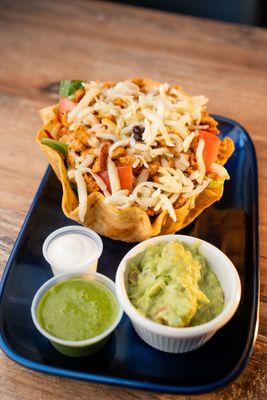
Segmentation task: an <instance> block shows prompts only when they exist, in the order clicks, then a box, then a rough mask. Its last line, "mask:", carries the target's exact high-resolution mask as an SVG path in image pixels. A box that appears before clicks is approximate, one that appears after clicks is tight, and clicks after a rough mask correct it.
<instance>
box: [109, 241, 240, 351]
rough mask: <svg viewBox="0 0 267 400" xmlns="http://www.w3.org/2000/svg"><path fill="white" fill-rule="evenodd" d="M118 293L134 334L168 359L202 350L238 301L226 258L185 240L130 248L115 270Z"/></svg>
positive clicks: (231, 268) (237, 287) (211, 248)
mask: <svg viewBox="0 0 267 400" xmlns="http://www.w3.org/2000/svg"><path fill="white" fill-rule="evenodd" d="M116 289H117V295H118V298H119V301H120V303H121V304H122V307H123V309H124V311H125V312H126V314H127V315H128V317H129V318H130V319H131V322H132V324H133V327H134V328H135V330H136V332H137V334H138V335H139V336H140V337H141V338H142V339H143V340H144V341H145V342H146V343H148V344H149V345H151V346H152V347H155V348H157V349H159V350H162V351H166V352H171V353H182V352H187V351H191V350H194V349H196V348H198V347H200V346H202V345H203V344H204V343H205V342H206V341H207V340H209V339H210V338H211V337H212V336H213V334H214V333H215V332H216V331H217V330H218V329H220V328H221V327H222V326H223V325H225V324H226V323H227V322H228V321H229V319H230V318H231V317H232V316H233V315H234V313H235V311H236V309H237V307H238V304H239V301H240V296H241V285H240V279H239V276H238V273H237V271H236V269H235V267H234V265H233V264H232V262H231V261H230V260H229V258H228V257H227V256H226V255H225V254H224V253H222V252H221V251H220V250H219V249H218V248H216V247H215V246H213V245H212V244H210V243H208V242H205V241H203V240H200V239H197V238H194V237H190V236H185V235H165V236H158V237H155V238H152V239H148V240H147V241H145V242H142V243H140V244H138V245H137V246H135V247H134V248H132V249H131V250H130V251H129V252H128V253H127V254H126V255H125V257H124V258H123V259H122V261H121V263H120V265H119V267H118V270H117V275H116Z"/></svg>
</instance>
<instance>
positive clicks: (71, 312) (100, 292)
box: [31, 272, 123, 357]
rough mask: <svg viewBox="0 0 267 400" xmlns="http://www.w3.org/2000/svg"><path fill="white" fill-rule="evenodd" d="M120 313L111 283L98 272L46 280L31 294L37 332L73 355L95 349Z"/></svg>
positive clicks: (71, 274)
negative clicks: (33, 294) (32, 295)
mask: <svg viewBox="0 0 267 400" xmlns="http://www.w3.org/2000/svg"><path fill="white" fill-rule="evenodd" d="M122 313H123V311H122V308H121V306H120V304H119V301H118V299H117V296H116V290H115V285H114V283H113V282H112V281H111V280H110V279H109V278H107V277H106V276H104V275H102V274H99V273H97V272H89V273H83V274H81V273H67V274H62V275H59V276H56V277H54V278H51V279H49V280H48V281H47V282H46V283H45V284H44V285H43V286H41V288H40V289H39V290H38V292H37V293H36V295H35V296H34V299H33V302H32V307H31V314H32V319H33V322H34V324H35V326H36V328H37V329H38V331H39V332H40V333H41V334H42V335H43V336H44V337H46V338H47V339H48V340H49V341H50V342H51V344H52V345H53V346H54V347H55V348H56V349H57V350H58V351H60V352H61V353H63V354H65V355H68V356H73V357H82V356H87V355H89V354H92V353H94V352H96V351H98V350H99V349H100V348H101V347H102V346H103V345H104V344H105V343H106V341H107V339H108V337H109V335H110V334H111V332H112V331H113V330H114V329H115V328H116V326H117V325H118V324H119V322H120V319H121V317H122Z"/></svg>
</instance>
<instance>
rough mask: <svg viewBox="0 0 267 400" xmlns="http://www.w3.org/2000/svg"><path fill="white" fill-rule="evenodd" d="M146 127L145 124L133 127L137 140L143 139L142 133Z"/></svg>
mask: <svg viewBox="0 0 267 400" xmlns="http://www.w3.org/2000/svg"><path fill="white" fill-rule="evenodd" d="M144 130H145V128H144V127H143V126H138V125H135V126H134V127H133V134H134V138H135V140H142V134H143V133H144Z"/></svg>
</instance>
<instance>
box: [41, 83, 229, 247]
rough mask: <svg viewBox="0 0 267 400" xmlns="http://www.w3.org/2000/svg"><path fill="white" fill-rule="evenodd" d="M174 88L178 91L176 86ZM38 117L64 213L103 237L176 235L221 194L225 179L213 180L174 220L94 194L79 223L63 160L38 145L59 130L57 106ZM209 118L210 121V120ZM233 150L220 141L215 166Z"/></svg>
mask: <svg viewBox="0 0 267 400" xmlns="http://www.w3.org/2000/svg"><path fill="white" fill-rule="evenodd" d="M138 81H140V80H138ZM135 82H137V80H135ZM152 84H153V85H154V86H155V85H159V84H158V83H156V82H153V81H150V80H144V79H142V85H148V86H149V85H152ZM175 87H176V88H177V86H175ZM40 115H41V118H42V120H43V124H44V125H43V127H42V128H41V129H40V130H39V132H38V134H37V137H36V140H37V142H38V144H39V145H40V148H41V150H42V151H43V153H44V154H45V156H46V157H47V159H48V161H49V163H50V165H51V167H52V168H53V170H54V172H55V174H56V176H57V178H58V179H59V180H60V182H61V185H62V190H63V197H62V209H63V212H64V214H65V215H66V216H67V217H68V218H70V219H72V220H75V221H77V222H78V223H80V224H83V225H84V226H87V227H90V228H91V229H93V230H95V231H96V232H98V233H99V234H101V235H103V236H106V237H109V238H112V239H114V240H122V241H125V242H140V241H143V240H146V239H148V238H150V237H153V236H156V235H162V234H170V233H175V232H177V231H179V230H181V229H182V228H184V227H185V226H187V225H188V224H190V222H192V221H193V220H194V219H195V218H196V217H197V216H198V215H199V214H200V213H201V212H202V211H203V210H204V209H205V208H207V207H209V206H210V205H211V204H213V203H214V202H216V201H218V200H219V199H220V198H221V196H222V194H223V187H224V179H223V178H220V179H218V180H217V181H216V184H210V185H208V186H207V187H206V188H205V189H204V190H203V191H202V192H201V193H199V194H198V195H196V196H195V199H194V206H193V207H192V202H191V198H188V199H187V200H186V202H185V203H184V204H183V205H182V206H181V207H180V208H176V209H175V215H176V221H174V220H173V218H171V217H170V215H169V213H168V211H167V210H163V211H161V212H160V213H158V214H157V215H155V216H153V217H152V218H151V217H150V216H149V215H148V212H147V211H146V210H144V209H142V208H141V207H139V206H135V205H133V206H131V207H126V208H123V209H118V208H117V207H115V206H114V205H112V204H108V203H107V202H105V196H104V194H102V193H101V192H100V191H95V192H92V193H90V194H88V197H87V210H86V213H85V215H84V220H83V221H81V219H80V218H79V199H78V196H77V194H76V191H75V190H73V187H72V184H71V181H70V179H69V177H68V174H67V168H66V166H65V163H64V158H63V157H62V155H61V154H60V153H59V152H58V151H56V150H55V149H53V148H51V147H48V146H46V145H44V144H42V143H41V141H42V139H44V138H49V136H50V137H51V135H52V136H53V137H56V135H57V133H58V131H59V129H60V122H59V120H58V106H52V107H48V108H46V109H43V110H41V111H40ZM209 118H210V119H211V117H209ZM213 121H214V120H213ZM233 151H234V145H233V142H232V140H231V139H230V138H225V139H224V140H223V141H221V144H220V148H219V153H218V157H217V160H216V162H217V164H220V165H224V164H225V163H226V161H227V160H228V158H229V157H230V156H231V154H232V153H233ZM213 183H214V180H213Z"/></svg>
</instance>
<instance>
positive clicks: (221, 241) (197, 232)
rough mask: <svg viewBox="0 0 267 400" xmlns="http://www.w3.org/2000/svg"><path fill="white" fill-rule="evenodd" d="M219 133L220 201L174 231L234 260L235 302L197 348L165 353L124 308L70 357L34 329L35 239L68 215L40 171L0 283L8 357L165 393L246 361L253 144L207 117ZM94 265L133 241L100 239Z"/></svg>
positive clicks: (254, 223) (0, 331)
mask: <svg viewBox="0 0 267 400" xmlns="http://www.w3.org/2000/svg"><path fill="white" fill-rule="evenodd" d="M215 118H216V119H217V120H218V121H219V128H220V130H221V137H224V136H226V135H228V136H230V137H231V138H232V139H233V141H234V142H235V146H236V150H235V153H234V155H233V156H232V157H231V159H230V160H229V162H228V163H227V168H228V171H229V172H230V175H231V180H230V181H228V182H226V184H225V192H224V196H223V198H222V199H221V201H220V202H219V203H217V204H215V205H213V206H212V207H210V208H208V209H207V210H205V211H204V212H203V213H202V214H201V215H200V216H199V217H198V218H197V219H196V220H195V221H194V222H193V223H192V224H191V225H190V226H188V227H187V228H185V229H184V230H183V231H182V232H181V233H183V234H188V235H193V236H196V237H200V238H202V239H205V240H208V241H209V242H211V243H213V244H214V245H216V246H218V247H219V248H221V249H222V250H223V251H224V252H225V253H226V254H227V255H228V256H229V257H230V259H231V260H232V261H233V262H234V264H235V265H236V268H237V270H238V272H239V275H240V278H241V283H242V298H241V303H240V306H239V308H238V310H237V312H236V314H235V316H234V317H233V318H232V320H231V321H230V322H229V323H228V324H227V325H226V326H225V327H224V328H222V329H221V330H220V331H218V332H217V333H216V334H215V336H214V337H213V338H212V339H211V340H210V341H209V342H208V343H207V344H206V345H204V346H203V347H201V348H200V349H198V350H196V351H193V352H191V353H186V354H167V353H163V352H160V351H158V350H155V349H153V348H152V347H149V346H148V345H147V344H145V343H144V342H142V340H141V339H139V337H138V336H137V335H136V334H135V332H134V330H133V328H132V326H131V323H130V321H129V319H128V318H127V317H126V316H125V315H124V317H123V319H122V321H121V323H120V325H119V326H118V328H117V329H116V331H115V332H114V333H113V335H112V337H111V338H110V340H109V341H108V343H107V344H106V345H105V347H104V348H103V349H102V350H101V351H100V352H98V353H97V354H95V355H91V356H89V358H84V359H73V358H68V357H66V356H63V355H61V354H60V353H58V352H57V351H56V350H55V349H54V348H53V347H52V346H51V345H50V344H49V342H48V341H47V340H46V339H44V338H43V337H42V336H41V335H40V334H39V333H38V332H37V330H36V329H35V328H34V325H33V322H32V320H31V315H30V306H31V302H32V299H33V296H34V294H35V292H36V291H37V289H38V288H39V287H40V286H41V285H42V284H43V283H44V282H45V281H46V280H47V279H49V278H50V277H51V276H52V272H51V269H50V267H49V265H48V264H47V263H46V262H45V260H44V259H43V257H42V243H43V241H44V239H45V238H46V236H47V235H48V234H49V233H50V232H51V231H53V230H54V229H57V228H59V227H62V226H64V225H69V224H71V223H73V222H71V221H70V220H68V219H67V218H66V217H65V216H64V215H63V213H62V211H61V206H60V203H61V188H60V184H59V182H58V181H57V179H56V177H55V175H54V173H53V172H52V171H51V169H50V168H48V170H47V171H46V174H45V176H44V178H43V179H42V182H41V184H40V187H39V189H38V191H37V193H36V195H35V198H34V200H33V203H32V206H31V208H30V211H29V213H28V215H27V217H26V219H25V222H24V225H23V227H22V229H21V232H20V234H19V236H18V238H17V241H16V243H15V246H14V248H13V251H12V253H11V256H10V259H9V261H8V263H7V266H6V269H5V272H4V275H3V278H2V281H1V289H0V345H1V347H2V349H3V351H4V352H5V353H6V354H7V355H8V356H9V357H10V358H11V359H13V360H14V361H16V362H18V363H20V364H22V365H24V366H25V367H28V368H32V369H34V370H37V371H42V372H46V373H50V374H56V375H61V376H66V377H70V378H77V379H83V380H88V381H94V382H101V383H109V384H115V385H121V386H129V387H133V388H140V389H147V390H153V391H162V392H173V393H185V394H193V393H201V392H207V391H211V390H214V389H217V388H219V387H222V386H224V385H226V384H228V383H229V382H230V381H231V380H232V379H234V378H235V377H237V375H238V374H239V373H240V372H241V371H242V370H243V369H244V367H245V366H246V364H247V362H248V359H249V356H250V354H251V351H252V346H253V343H254V340H255V337H256V330H257V318H258V285H259V282H258V279H259V270H258V187H257V163H256V156H255V150H254V147H253V144H252V141H251V139H250V138H249V135H248V133H247V132H246V131H245V130H244V129H243V128H242V127H241V126H240V125H239V124H237V123H236V122H234V121H232V120H229V119H227V118H222V117H215ZM103 241H104V252H103V254H102V256H101V259H100V265H99V272H102V273H104V274H106V275H107V276H109V277H110V278H112V279H114V277H115V273H116V268H117V265H118V264H119V261H120V260H121V258H122V257H123V256H124V254H125V253H126V252H127V251H128V250H129V249H130V248H131V247H132V246H133V244H127V243H123V242H116V241H114V240H111V239H107V238H103Z"/></svg>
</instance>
